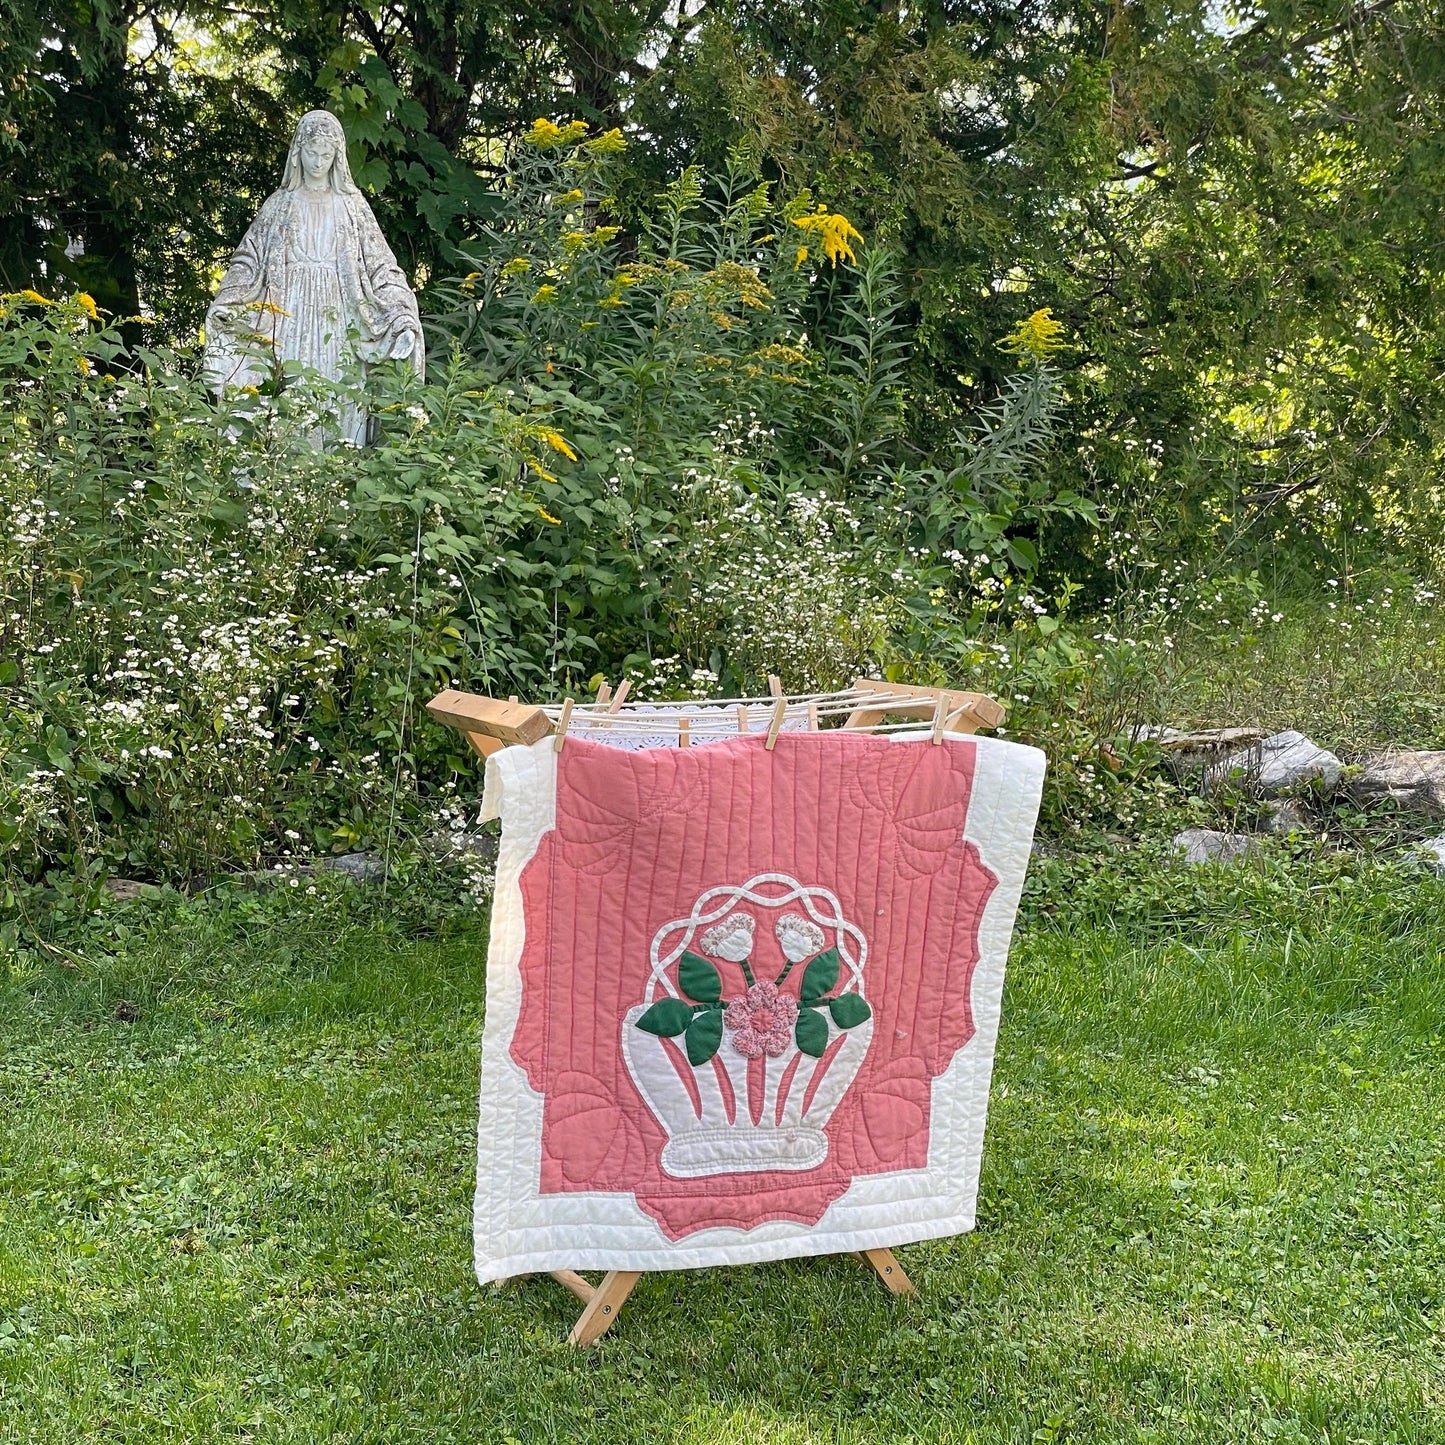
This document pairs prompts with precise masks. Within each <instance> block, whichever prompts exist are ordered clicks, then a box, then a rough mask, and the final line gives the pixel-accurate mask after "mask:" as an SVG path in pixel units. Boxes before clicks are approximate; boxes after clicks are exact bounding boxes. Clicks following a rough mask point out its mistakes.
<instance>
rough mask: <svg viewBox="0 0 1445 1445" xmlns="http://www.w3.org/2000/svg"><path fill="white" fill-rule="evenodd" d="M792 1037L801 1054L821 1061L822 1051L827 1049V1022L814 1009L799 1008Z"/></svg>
mask: <svg viewBox="0 0 1445 1445" xmlns="http://www.w3.org/2000/svg"><path fill="white" fill-rule="evenodd" d="M794 1037H795V1038H796V1039H797V1041H798V1048H799V1049H801V1050H802V1052H803V1053H805V1054H811V1055H812V1056H813V1057H814V1058H815V1059H821V1058H822V1057H823V1051H824V1050H825V1049H826V1048H827V1047H828V1023H827V1020H826V1019H824V1017H823V1015H822V1014H820V1013H819V1012H818V1010H817V1009H815V1008H800V1009H799V1010H798V1026H797V1029H796V1030H795V1031H794Z"/></svg>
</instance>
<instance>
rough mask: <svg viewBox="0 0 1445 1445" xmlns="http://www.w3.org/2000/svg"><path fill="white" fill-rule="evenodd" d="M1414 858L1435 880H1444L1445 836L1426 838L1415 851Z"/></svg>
mask: <svg viewBox="0 0 1445 1445" xmlns="http://www.w3.org/2000/svg"><path fill="white" fill-rule="evenodd" d="M1415 857H1416V858H1418V859H1419V860H1420V862H1421V863H1423V864H1424V865H1425V866H1426V867H1427V868H1428V869H1429V870H1430V871H1431V872H1432V873H1433V874H1434V875H1435V876H1436V877H1437V878H1445V834H1442V835H1441V836H1440V837H1438V838H1427V839H1426V840H1425V841H1424V842H1423V843H1421V844H1420V846H1419V847H1418V848H1417V849H1415Z"/></svg>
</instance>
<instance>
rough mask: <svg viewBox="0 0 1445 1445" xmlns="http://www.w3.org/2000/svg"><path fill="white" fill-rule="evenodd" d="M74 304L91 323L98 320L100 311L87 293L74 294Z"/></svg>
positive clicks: (92, 297)
mask: <svg viewBox="0 0 1445 1445" xmlns="http://www.w3.org/2000/svg"><path fill="white" fill-rule="evenodd" d="M75 304H76V305H77V306H79V307H80V309H81V310H82V311H83V312H85V314H86V315H87V316H88V317H90V319H91V320H92V321H99V320H100V309H99V308H98V307H97V306H96V304H95V297H94V296H92V295H91V294H90V293H89V292H88V291H78V292H76V295H75Z"/></svg>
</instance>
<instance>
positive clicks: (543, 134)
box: [522, 115, 562, 151]
mask: <svg viewBox="0 0 1445 1445" xmlns="http://www.w3.org/2000/svg"><path fill="white" fill-rule="evenodd" d="M522 139H523V140H524V141H526V142H527V144H528V145H534V146H536V147H537V149H538V150H544V151H545V150H551V148H552V147H553V146H554V145H556V144H557V143H558V142H559V141H560V140H561V139H562V127H561V126H559V125H557V124H556V123H555V122H554V121H550V120H548V119H547V117H546V116H545V115H539V116H538V117H537V119H536V120H534V121H533V122H532V126H531V129H530V130H529V131H528V132H527V133H526V135H524V136H523V137H522Z"/></svg>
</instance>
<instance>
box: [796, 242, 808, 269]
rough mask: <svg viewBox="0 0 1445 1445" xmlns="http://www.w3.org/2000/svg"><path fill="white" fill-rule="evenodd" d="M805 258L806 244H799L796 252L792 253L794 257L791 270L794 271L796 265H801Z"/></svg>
mask: <svg viewBox="0 0 1445 1445" xmlns="http://www.w3.org/2000/svg"><path fill="white" fill-rule="evenodd" d="M807 259H808V248H807V247H806V246H799V247H798V249H797V252H796V253H795V254H794V257H793V270H795V271H796V270H797V269H798V267H799V266H801V265H802V264H803V262H804V261H806V260H807Z"/></svg>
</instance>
